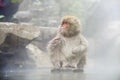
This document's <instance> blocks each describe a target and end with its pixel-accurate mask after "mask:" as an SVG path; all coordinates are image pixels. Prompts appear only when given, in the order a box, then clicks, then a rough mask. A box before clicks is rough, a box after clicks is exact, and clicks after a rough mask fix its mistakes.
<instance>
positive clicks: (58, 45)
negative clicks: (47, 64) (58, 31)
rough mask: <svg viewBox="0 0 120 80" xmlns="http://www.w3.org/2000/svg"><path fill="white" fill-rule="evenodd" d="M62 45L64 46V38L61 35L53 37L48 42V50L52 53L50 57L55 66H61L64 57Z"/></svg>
mask: <svg viewBox="0 0 120 80" xmlns="http://www.w3.org/2000/svg"><path fill="white" fill-rule="evenodd" d="M62 46H63V40H62V39H61V37H59V36H58V37H55V38H54V39H52V40H51V41H50V42H49V44H48V47H47V49H48V52H49V53H50V59H51V62H52V64H53V66H54V68H61V67H62V62H61V60H62V59H63V58H64V57H63V56H64V55H63V54H62Z"/></svg>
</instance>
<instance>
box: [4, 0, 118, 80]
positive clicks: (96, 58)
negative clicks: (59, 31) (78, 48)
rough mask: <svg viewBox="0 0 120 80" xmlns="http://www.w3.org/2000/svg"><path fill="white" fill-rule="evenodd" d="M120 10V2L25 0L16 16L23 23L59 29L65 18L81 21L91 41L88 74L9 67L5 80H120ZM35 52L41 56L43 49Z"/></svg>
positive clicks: (41, 68) (40, 68)
mask: <svg viewBox="0 0 120 80" xmlns="http://www.w3.org/2000/svg"><path fill="white" fill-rule="evenodd" d="M27 4H28V5H27ZM119 7H120V1H119V0H69V1H65V0H24V2H23V3H22V4H21V5H20V8H19V11H18V12H17V13H16V14H15V15H14V16H15V17H16V18H18V19H19V21H20V23H21V24H29V25H34V26H37V27H45V28H47V27H51V28H57V27H58V26H59V24H60V20H61V18H62V17H63V16H65V15H74V16H77V17H78V18H80V20H81V23H82V28H83V30H82V33H83V34H84V36H85V37H86V38H87V40H88V42H89V49H88V53H87V65H86V67H85V72H84V73H83V72H80V73H79V72H78V73H73V72H56V73H52V72H51V71H50V70H51V67H50V66H48V65H49V64H48V63H46V65H47V67H46V66H45V67H44V66H42V67H39V68H32V69H30V68H28V69H17V70H16V69H10V70H9V69H6V68H5V71H4V72H3V75H2V80H120V58H119V57H120V8H119ZM45 39H46V38H45ZM37 40H40V39H37ZM37 40H36V41H37ZM49 40H50V39H49ZM46 42H47V41H46ZM46 42H43V45H44V46H43V47H42V48H43V51H46V49H45V48H46ZM30 48H32V47H29V49H30ZM32 51H33V52H34V53H38V54H36V55H37V56H39V52H40V51H39V50H36V48H32ZM40 53H41V52H40ZM35 63H36V64H38V65H39V63H40V62H39V61H38V62H37V60H36V62H35Z"/></svg>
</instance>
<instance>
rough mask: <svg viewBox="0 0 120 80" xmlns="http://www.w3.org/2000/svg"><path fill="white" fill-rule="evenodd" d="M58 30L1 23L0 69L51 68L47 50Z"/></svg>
mask: <svg viewBox="0 0 120 80" xmlns="http://www.w3.org/2000/svg"><path fill="white" fill-rule="evenodd" d="M55 35H56V28H50V27H38V26H32V25H29V24H14V23H0V61H1V62H0V66H1V67H0V69H1V70H6V69H25V68H38V67H50V66H51V63H50V60H49V55H48V52H47V50H46V46H47V44H48V41H49V40H50V39H52V38H53V37H54V36H55Z"/></svg>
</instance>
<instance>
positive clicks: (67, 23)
mask: <svg viewBox="0 0 120 80" xmlns="http://www.w3.org/2000/svg"><path fill="white" fill-rule="evenodd" d="M63 24H67V25H69V24H70V23H68V22H63V23H62V25H63Z"/></svg>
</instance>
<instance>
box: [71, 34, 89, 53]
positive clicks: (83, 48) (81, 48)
mask: <svg viewBox="0 0 120 80" xmlns="http://www.w3.org/2000/svg"><path fill="white" fill-rule="evenodd" d="M87 48H88V41H87V40H86V39H85V37H84V36H83V35H80V43H79V45H78V46H76V47H75V48H74V49H73V51H72V53H73V54H77V53H83V52H85V51H87Z"/></svg>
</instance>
